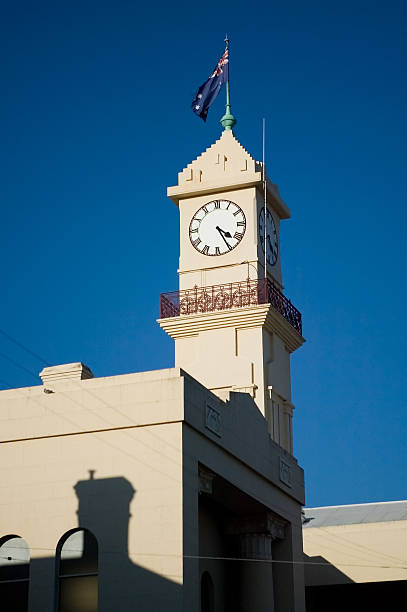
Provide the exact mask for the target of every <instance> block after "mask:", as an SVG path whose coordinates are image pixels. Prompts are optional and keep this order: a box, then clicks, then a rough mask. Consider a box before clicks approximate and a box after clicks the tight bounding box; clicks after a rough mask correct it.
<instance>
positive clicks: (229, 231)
mask: <svg viewBox="0 0 407 612" xmlns="http://www.w3.org/2000/svg"><path fill="white" fill-rule="evenodd" d="M245 231H246V218H245V216H244V213H243V211H242V209H241V208H240V207H239V206H238V205H237V204H235V203H234V202H230V201H229V200H213V201H212V202H208V203H207V204H205V205H204V206H202V207H201V208H200V209H199V210H197V211H196V213H195V214H194V216H193V217H192V219H191V223H190V224H189V238H190V240H191V243H192V246H193V247H195V249H196V250H197V251H199V252H200V253H202V255H224V254H225V253H228V252H229V251H231V250H232V249H234V248H235V247H236V246H237V245H238V244H239V242H240V241H241V240H242V238H243V236H244V233H245Z"/></svg>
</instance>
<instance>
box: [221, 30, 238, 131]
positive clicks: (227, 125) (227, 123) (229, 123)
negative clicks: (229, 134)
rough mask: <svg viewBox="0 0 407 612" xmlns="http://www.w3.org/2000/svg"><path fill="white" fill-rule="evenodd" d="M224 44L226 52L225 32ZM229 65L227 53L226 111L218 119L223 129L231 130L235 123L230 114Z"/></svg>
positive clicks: (227, 44) (227, 47)
mask: <svg viewBox="0 0 407 612" xmlns="http://www.w3.org/2000/svg"><path fill="white" fill-rule="evenodd" d="M225 45H226V47H225V53H226V51H229V38H228V35H227V34H226V38H225ZM229 66H230V62H229V54H228V78H227V80H226V112H225V114H224V115H223V117H222V119H221V120H220V122H221V125H222V127H223V129H224V130H232V129H233V126H235V125H236V119H235V117H234V116H233V115H232V110H231V106H230V85H229Z"/></svg>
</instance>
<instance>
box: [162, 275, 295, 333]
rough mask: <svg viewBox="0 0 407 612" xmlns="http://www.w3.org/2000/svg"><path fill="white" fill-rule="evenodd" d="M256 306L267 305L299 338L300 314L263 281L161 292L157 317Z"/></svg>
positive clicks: (268, 283)
mask: <svg viewBox="0 0 407 612" xmlns="http://www.w3.org/2000/svg"><path fill="white" fill-rule="evenodd" d="M258 304H271V306H272V307H273V308H274V309H275V310H276V311H277V312H279V313H280V314H281V315H282V316H283V317H284V319H285V320H286V321H288V323H289V324H290V325H291V326H292V327H293V328H294V329H295V330H296V331H297V332H298V333H299V334H300V335H302V321H301V313H300V312H299V310H297V309H296V307H295V306H294V305H293V304H292V303H291V302H290V300H289V299H287V298H286V297H285V295H283V294H282V293H281V291H280V290H279V289H277V287H276V286H275V285H273V283H272V282H271V281H270V280H269V279H266V278H260V279H255V280H246V281H242V282H240V283H228V284H226V285H213V286H212V287H197V286H195V287H194V288H193V289H187V290H184V291H172V292H171V293H162V294H161V298H160V317H161V319H168V318H169V317H179V316H181V315H191V314H199V313H204V312H214V311H218V310H227V309H228V308H244V307H245V306H257V305H258Z"/></svg>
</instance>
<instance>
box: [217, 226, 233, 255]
mask: <svg viewBox="0 0 407 612" xmlns="http://www.w3.org/2000/svg"><path fill="white" fill-rule="evenodd" d="M216 229H217V230H218V232H219V234H220V235H221V236H222V238H223V240H224V241H225V244H226V246H227V247H228V249H229V251H230V250H231V248H232V247H231V246H230V244H229V243H228V241H227V240H226V238H232V235H231V234H230V233H229V232H225V230H223V229H221V228H220V227H219V225H217V226H216Z"/></svg>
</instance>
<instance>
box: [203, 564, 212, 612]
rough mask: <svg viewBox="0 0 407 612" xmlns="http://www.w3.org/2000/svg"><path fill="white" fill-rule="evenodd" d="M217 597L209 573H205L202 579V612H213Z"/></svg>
mask: <svg viewBox="0 0 407 612" xmlns="http://www.w3.org/2000/svg"><path fill="white" fill-rule="evenodd" d="M214 609H215V595H214V589H213V581H212V578H211V575H210V573H209V572H204V573H203V574H202V578H201V612H213V611H214Z"/></svg>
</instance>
